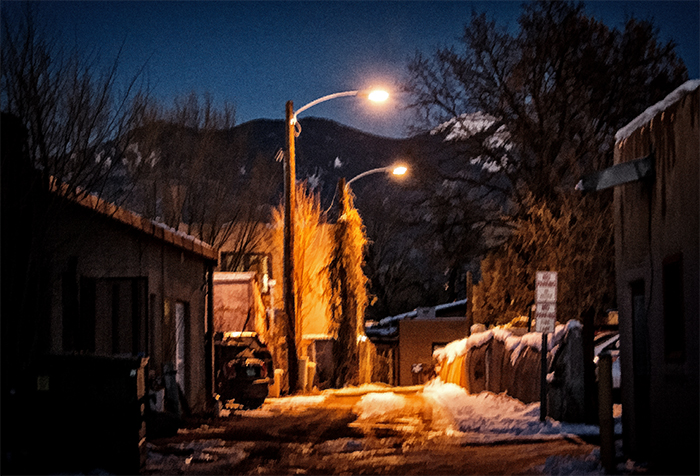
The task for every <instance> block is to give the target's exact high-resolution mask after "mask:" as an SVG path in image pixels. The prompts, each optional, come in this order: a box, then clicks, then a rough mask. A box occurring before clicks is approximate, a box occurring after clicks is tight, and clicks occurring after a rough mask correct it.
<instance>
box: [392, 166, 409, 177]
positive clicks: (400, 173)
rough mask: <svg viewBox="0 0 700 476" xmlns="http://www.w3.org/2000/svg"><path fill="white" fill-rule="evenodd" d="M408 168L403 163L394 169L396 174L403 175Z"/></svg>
mask: <svg viewBox="0 0 700 476" xmlns="http://www.w3.org/2000/svg"><path fill="white" fill-rule="evenodd" d="M407 170H408V169H407V168H406V167H404V166H403V165H402V166H400V167H396V168H395V169H394V175H403V174H405V173H406V171H407Z"/></svg>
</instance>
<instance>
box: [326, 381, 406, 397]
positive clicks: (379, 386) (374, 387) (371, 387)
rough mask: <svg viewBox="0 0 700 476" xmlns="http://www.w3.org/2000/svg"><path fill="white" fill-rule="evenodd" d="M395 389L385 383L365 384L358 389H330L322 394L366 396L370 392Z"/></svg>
mask: <svg viewBox="0 0 700 476" xmlns="http://www.w3.org/2000/svg"><path fill="white" fill-rule="evenodd" d="M392 388H393V387H392V386H390V385H389V384H385V383H363V384H362V385H360V386H358V387H343V388H329V389H326V390H324V391H323V392H322V394H323V395H341V396H353V395H365V394H367V393H370V392H375V393H379V392H390V391H391V389H392Z"/></svg>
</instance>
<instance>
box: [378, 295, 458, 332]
mask: <svg viewBox="0 0 700 476" xmlns="http://www.w3.org/2000/svg"><path fill="white" fill-rule="evenodd" d="M466 303H467V300H466V299H460V300H459V301H454V302H448V303H445V304H438V305H437V306H435V312H437V311H444V310H445V309H450V308H452V307H457V306H463V305H464V304H466ZM417 315H418V310H417V309H414V310H413V311H408V312H404V313H403V314H397V315H395V316H389V317H385V318H384V319H381V320H380V321H379V322H377V323H376V324H375V325H374V328H375V329H376V328H377V327H380V326H386V325H387V324H391V323H392V322H397V321H400V320H401V319H405V318H407V317H409V318H415V317H416V316H417ZM436 319H443V318H441V317H437V318H436Z"/></svg>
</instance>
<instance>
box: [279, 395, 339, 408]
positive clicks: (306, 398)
mask: <svg viewBox="0 0 700 476" xmlns="http://www.w3.org/2000/svg"><path fill="white" fill-rule="evenodd" d="M326 397H327V396H326V395H297V396H292V397H281V398H268V399H267V400H265V403H266V405H267V408H268V409H269V410H271V411H278V412H283V411H292V410H298V409H300V408H301V409H303V408H305V407H308V406H313V405H321V404H323V403H324V402H325V401H326Z"/></svg>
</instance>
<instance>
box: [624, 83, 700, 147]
mask: <svg viewBox="0 0 700 476" xmlns="http://www.w3.org/2000/svg"><path fill="white" fill-rule="evenodd" d="M698 87H700V79H693V80H690V81H686V82H685V83H683V84H681V85H680V86H679V87H678V88H676V89H675V90H674V91H673V92H672V93H671V94H669V95H668V96H666V97H665V98H664V99H663V100H662V101H659V102H657V103H656V104H654V105H653V106H650V107H648V108H647V109H646V110H645V111H644V112H643V113H641V114H640V115H639V116H637V117H635V118H634V119H633V120H632V122H630V123H629V124H627V125H626V126H625V127H623V128H622V129H620V130H619V131H617V133H616V134H615V143H616V144H617V143H618V142H621V141H623V140H625V139H627V138H628V137H629V136H630V135H632V133H633V132H634V131H636V130H637V129H639V128H640V127H642V126H644V125H645V124H648V123H649V122H651V120H652V119H654V117H655V116H656V115H657V114H659V113H660V112H663V111H664V110H666V109H667V108H668V107H669V106H671V105H672V104H674V103H676V102H678V101H679V100H680V99H681V98H682V97H683V96H685V95H686V94H688V93H689V92H691V91H695V90H696V89H697V88H698Z"/></svg>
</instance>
